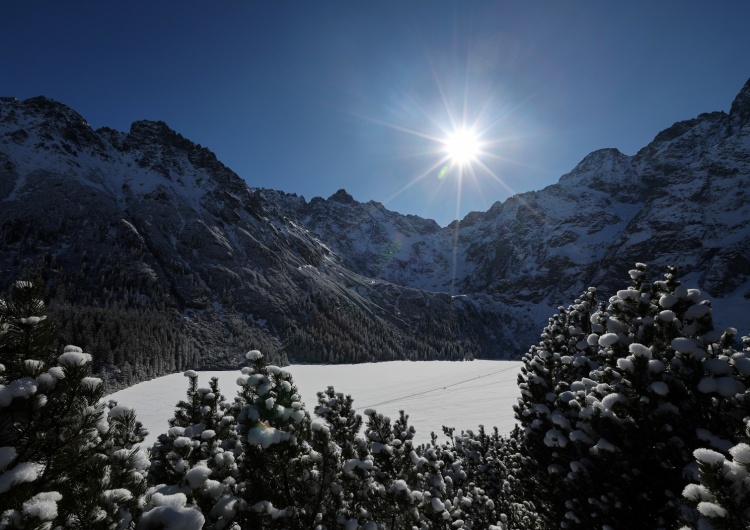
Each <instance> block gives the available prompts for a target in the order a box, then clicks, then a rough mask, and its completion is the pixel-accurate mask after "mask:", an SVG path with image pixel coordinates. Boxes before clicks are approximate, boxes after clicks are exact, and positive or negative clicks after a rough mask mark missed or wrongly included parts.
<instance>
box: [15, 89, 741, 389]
mask: <svg viewBox="0 0 750 530" xmlns="http://www.w3.org/2000/svg"><path fill="white" fill-rule="evenodd" d="M245 177H246V178H247V179H248V180H249V181H251V180H252V176H251V175H247V176H245ZM749 178H750V83H748V84H747V85H745V87H744V88H743V89H742V91H741V92H740V94H739V95H738V96H737V98H736V99H735V101H734V103H733V104H732V106H731V109H730V112H729V113H724V112H714V113H709V114H703V115H701V116H698V117H697V118H694V119H691V120H687V121H684V122H679V123H677V124H675V125H673V126H672V127H670V128H668V129H666V130H665V131H662V132H661V133H659V134H658V135H657V136H656V137H655V138H654V140H653V141H652V142H651V143H650V144H649V145H648V146H646V147H644V148H643V149H642V150H641V151H639V152H638V153H637V154H635V155H634V156H628V155H624V154H622V153H620V152H619V151H617V150H616V149H602V150H599V151H595V152H594V153H591V154H590V155H588V156H587V157H585V158H584V159H583V160H582V161H581V162H580V163H579V164H578V165H577V166H576V167H575V168H574V169H573V170H572V171H571V172H570V173H568V174H566V175H563V176H562V177H561V178H560V180H559V182H558V183H557V184H554V185H552V186H548V187H547V188H545V189H543V190H540V191H535V192H528V193H523V194H519V195H516V196H514V197H511V198H510V199H508V200H506V201H504V202H502V203H500V202H498V203H495V204H494V205H493V206H492V207H491V208H490V209H489V210H488V211H486V212H472V213H470V214H469V215H467V216H466V217H465V218H464V219H463V220H461V222H460V223H458V222H454V223H452V224H451V225H449V226H447V227H443V228H441V227H439V226H438V225H437V224H436V223H435V222H434V221H430V220H426V219H421V218H419V217H416V216H409V215H401V214H398V213H395V212H391V211H388V210H387V209H386V208H384V207H383V205H381V204H379V203H376V202H372V201H371V202H368V203H359V202H357V201H354V200H353V199H352V197H351V196H350V195H348V194H347V193H346V192H345V191H344V190H341V191H339V192H337V193H336V194H334V195H333V196H332V197H330V198H329V199H327V200H324V199H321V198H314V199H312V200H310V201H309V202H308V201H306V200H305V199H303V198H302V197H298V196H296V195H289V194H285V193H282V192H278V191H273V190H265V189H256V188H252V187H250V186H248V185H247V184H246V182H245V181H243V180H242V179H241V178H240V177H239V176H237V175H236V174H235V173H233V172H232V171H231V170H230V169H228V168H226V167H225V166H224V165H223V164H221V162H219V161H218V160H217V159H216V157H215V156H214V155H213V153H211V152H210V151H209V150H208V149H205V148H203V147H201V146H199V145H197V144H194V143H193V142H190V141H189V140H187V139H185V138H183V137H182V136H181V135H179V134H178V133H176V132H174V131H172V130H171V129H169V127H167V126H166V124H164V123H162V122H149V121H141V122H135V123H134V124H133V125H132V126H131V129H130V131H128V132H127V133H124V132H118V131H114V130H111V129H99V130H96V131H94V130H92V129H91V127H90V126H89V125H88V124H87V123H86V122H85V120H84V119H83V118H82V117H81V116H80V115H78V114H77V113H75V111H73V110H72V109H70V108H68V107H66V106H65V105H63V104H60V103H57V102H54V101H52V100H49V99H46V98H42V97H39V98H32V99H29V100H26V101H19V100H16V99H14V98H2V99H0V205H1V206H2V207H1V208H0V263H1V264H2V267H3V273H4V274H3V276H2V279H1V280H2V285H0V287H3V288H5V289H7V287H8V286H9V285H10V283H11V282H12V281H13V280H15V279H16V278H18V277H19V276H21V275H32V276H33V275H36V276H39V277H42V278H43V279H44V280H45V281H46V286H47V292H48V295H49V296H50V298H51V309H52V311H53V312H54V314H55V315H56V316H57V317H58V319H59V320H60V322H61V324H62V329H63V340H64V341H66V342H72V343H78V344H80V345H81V346H83V347H85V348H86V349H87V350H89V351H91V352H92V353H93V354H94V356H95V359H96V360H97V369H98V370H99V371H100V372H102V373H103V374H104V375H105V376H110V378H111V379H112V381H111V383H110V384H111V385H114V386H119V385H122V384H129V383H131V382H134V381H137V380H141V379H144V378H147V377H151V376H155V375H160V374H163V373H166V372H170V371H173V370H177V369H182V368H184V367H187V366H194V367H200V368H224V367H233V366H235V365H236V364H237V363H238V362H239V359H240V353H241V352H242V351H246V350H247V349H248V348H251V347H252V348H258V349H262V350H264V351H265V352H267V354H268V356H269V357H270V358H271V360H272V361H273V362H278V363H284V362H286V361H288V360H293V361H301V362H361V361H370V360H392V359H435V358H447V359H458V358H464V357H467V356H469V357H470V356H484V357H505V358H507V357H513V356H515V355H518V354H519V353H521V352H522V351H524V350H525V349H526V348H527V347H528V344H529V343H532V342H535V340H536V334H537V333H538V330H539V329H541V327H542V325H543V323H544V322H545V321H546V319H547V317H548V316H549V315H550V313H551V312H552V311H554V308H556V307H557V306H558V305H560V304H563V303H566V302H568V301H570V300H571V299H573V298H575V297H576V296H577V295H578V294H579V292H580V291H581V290H582V289H584V288H585V287H587V286H589V285H595V286H597V287H600V288H601V290H603V292H604V294H605V295H607V294H609V293H612V292H613V290H614V289H615V288H618V287H621V285H622V280H623V278H626V277H627V276H626V275H627V271H628V270H629V269H630V268H632V267H633V264H634V263H635V262H636V261H641V262H646V263H648V264H649V265H650V266H651V271H652V277H654V279H656V278H657V277H658V276H659V275H660V274H661V269H662V268H663V266H665V265H667V264H675V265H677V266H679V267H680V270H681V272H682V274H685V275H687V279H688V281H689V283H690V284H691V285H695V284H697V285H698V286H700V287H701V288H702V289H703V290H704V291H705V292H706V293H707V294H708V295H709V296H710V297H713V298H715V299H722V303H719V304H717V306H716V311H715V314H716V316H717V317H718V319H719V321H720V322H722V321H724V322H726V323H732V324H733V325H738V326H739V327H742V328H744V329H750V311H748V308H749V307H750V306H749V305H748V304H750V302H748V299H749V298H750V277H749V276H750V252H749V251H748V250H747V249H748V248H749V246H748V243H750V228H748V220H750V205H749V204H748V200H747V183H748V180H749ZM730 314H731V315H732V318H731V319H729V318H727V317H728V316H729V315H730Z"/></svg>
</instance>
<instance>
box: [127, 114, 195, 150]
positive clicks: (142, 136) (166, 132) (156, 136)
mask: <svg viewBox="0 0 750 530" xmlns="http://www.w3.org/2000/svg"><path fill="white" fill-rule="evenodd" d="M128 139H129V140H131V141H135V143H141V142H143V141H146V142H147V143H157V144H160V145H173V146H180V145H183V144H185V145H186V146H187V144H190V145H192V142H190V141H189V140H187V139H186V138H185V137H184V136H182V135H181V134H179V133H177V132H175V131H173V130H172V129H170V128H169V126H168V125H167V124H166V123H164V122H163V121H151V120H140V121H135V122H133V123H132V124H131V125H130V132H129V133H128Z"/></svg>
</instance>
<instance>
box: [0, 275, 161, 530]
mask: <svg viewBox="0 0 750 530" xmlns="http://www.w3.org/2000/svg"><path fill="white" fill-rule="evenodd" d="M40 294H41V289H40V288H39V287H37V286H34V285H33V284H32V283H31V282H25V281H23V282H17V283H16V284H15V285H14V288H13V293H12V299H11V300H7V301H3V302H2V303H0V352H1V354H2V374H0V384H2V386H0V447H1V449H0V506H2V513H0V526H3V527H5V528H50V527H53V526H54V527H60V528H81V529H83V528H87V529H88V528H91V529H114V528H127V527H128V526H129V525H130V524H131V523H133V522H134V521H135V520H137V519H138V517H139V516H140V513H141V500H142V497H143V493H144V491H145V488H146V481H145V471H146V468H147V462H148V459H147V458H146V456H145V454H144V453H143V452H141V451H140V450H139V449H138V448H137V447H135V444H137V443H139V442H140V441H142V440H143V436H144V434H145V431H144V430H143V428H142V426H141V425H140V423H139V422H137V420H136V419H135V416H134V414H133V413H132V411H130V410H129V409H127V408H124V407H117V406H114V405H113V406H112V407H108V406H105V404H103V403H102V396H103V388H102V382H101V380H100V379H98V378H95V377H91V356H90V355H88V354H85V353H83V352H82V351H81V349H80V348H77V347H75V346H68V347H66V348H65V351H64V352H63V354H62V355H60V356H59V357H56V356H55V354H54V346H53V345H54V343H55V342H56V337H55V330H54V326H53V325H51V324H49V321H48V320H47V319H46V313H45V305H44V303H43V301H42V300H41V298H40ZM37 326H39V327H38V328H37ZM37 330H38V333H37Z"/></svg>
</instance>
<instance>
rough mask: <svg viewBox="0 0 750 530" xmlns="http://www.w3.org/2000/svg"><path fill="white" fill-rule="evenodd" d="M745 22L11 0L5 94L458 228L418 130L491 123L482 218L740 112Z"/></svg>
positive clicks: (453, 201)
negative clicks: (158, 125)
mask: <svg viewBox="0 0 750 530" xmlns="http://www.w3.org/2000/svg"><path fill="white" fill-rule="evenodd" d="M748 21H750V2H747V1H745V0H742V1H732V0H727V1H722V2H704V1H701V2H695V1H670V0H660V1H658V2H654V1H652V0H649V1H629V2H619V1H618V2H615V1H607V0H601V1H593V0H592V1H583V0H580V1H578V0H573V1H559V0H550V1H544V0H530V1H515V0H512V1H511V0H493V1H490V2H481V1H471V0H463V1H456V2H451V1H447V0H409V1H406V2H404V1H387V0H377V1H375V0H372V1H364V0H362V1H340V2H333V1H312V0H309V1H304V2H302V1H282V0H279V1H257V2H250V1H248V2H241V1H232V0H226V1H225V0H222V1H219V2H195V1H189V0H188V1H186V0H181V1H169V0H159V1H128V2H109V1H104V2H103V1H101V0H97V1H95V2H93V1H78V2H61V1H59V0H55V1H46V2H41V1H34V0H29V1H24V2H21V1H12V2H4V3H3V8H2V17H1V18H0V49H2V50H3V52H2V54H0V95H6V96H16V97H18V98H27V97H32V96H36V95H45V96H48V97H51V98H54V99H57V100H59V101H61V102H63V103H66V104H67V105H69V106H71V107H72V108H74V109H75V110H77V111H78V112H79V113H81V114H82V115H83V117H84V118H86V119H87V120H88V122H89V123H90V124H91V125H92V126H93V127H95V128H96V127H101V126H109V127H112V128H115V129H118V130H122V131H127V130H128V129H129V127H130V123H131V122H133V121H135V120H140V119H151V120H163V121H165V122H167V124H169V126H170V127H172V128H173V129H175V130H176V131H178V132H179V133H181V134H182V135H184V136H185V137H187V138H189V139H191V140H193V141H195V142H198V143H200V144H202V145H204V146H206V147H209V148H210V149H211V150H213V151H214V152H215V153H216V155H217V156H218V157H219V159H220V160H221V161H223V162H224V163H225V164H226V165H227V166H229V167H230V168H232V169H233V170H234V171H236V172H237V173H238V174H239V175H240V176H242V177H243V178H244V179H245V180H246V181H247V182H248V184H250V185H251V186H258V187H267V188H274V189H280V190H284V191H287V192H293V193H297V194H299V195H304V196H305V197H306V198H307V199H308V200H309V199H311V198H312V197H314V196H322V197H328V196H330V195H331V194H332V193H334V192H335V191H336V190H337V189H339V188H345V189H347V190H348V191H349V192H350V193H351V194H352V195H353V196H354V198H355V199H357V200H359V201H368V200H376V201H380V202H383V203H384V204H385V205H386V206H387V207H388V208H390V209H392V210H396V211H399V212H402V213H413V214H417V215H420V216H423V217H428V218H432V219H435V220H437V221H438V222H439V223H440V224H442V225H445V224H447V223H448V222H450V221H451V220H452V219H453V218H454V217H455V216H456V212H457V199H458V194H457V188H458V186H457V185H458V175H457V171H454V170H452V171H448V172H447V173H445V174H443V175H442V178H439V177H440V170H441V168H442V166H440V165H437V166H436V164H437V163H438V162H439V160H440V159H441V157H442V156H443V155H442V153H441V152H440V144H438V143H436V142H435V141H434V140H430V139H428V138H425V137H424V136H422V135H426V136H428V137H433V138H440V137H441V136H442V135H443V134H444V133H443V132H441V131H442V130H448V129H450V127H451V116H452V117H453V119H454V120H461V119H462V116H466V117H467V119H468V120H469V121H470V122H473V121H474V120H476V119H477V117H479V116H481V127H482V128H484V129H485V134H484V136H483V139H484V140H485V141H487V142H491V143H488V144H486V145H485V146H484V151H485V152H486V155H485V156H484V157H482V158H481V160H482V161H483V163H484V164H486V167H487V169H488V170H489V172H487V171H485V170H482V168H480V167H479V166H475V170H476V175H475V177H476V178H474V177H473V176H472V175H471V174H470V173H468V172H465V174H464V176H463V179H462V192H461V204H460V209H459V210H458V212H459V215H460V216H461V217H463V215H465V214H466V213H467V212H469V211H471V210H484V209H487V208H488V207H489V206H490V205H491V204H492V203H493V202H495V201H496V200H503V199H505V198H506V197H507V196H509V195H510V194H511V193H512V192H517V193H518V192H523V191H529V190H534V189H541V188H543V187H544V186H547V185H549V184H552V183H554V182H556V181H557V180H558V178H559V177H560V176H561V175H562V174H564V173H566V172H568V171H570V170H571V169H572V168H573V167H574V166H575V164H576V163H577V162H579V161H580V160H581V158H583V157H584V156H585V155H586V154H588V153H589V152H591V151H593V150H595V149H599V148H603V147H616V148H618V149H620V150H621V151H623V152H624V153H626V154H635V152H636V151H637V150H638V149H639V148H641V147H643V146H645V145H646V144H647V143H648V142H649V141H650V140H652V139H653V137H654V136H655V135H656V134H657V133H658V132H659V131H660V130H662V129H664V128H666V127H668V126H670V125H671V124H673V123H674V122H676V121H679V120H683V119H688V118H692V117H694V116H696V115H698V114H699V113H702V112H708V111H713V110H728V109H729V106H730V104H731V102H732V99H733V98H734V96H735V95H736V94H737V92H738V91H739V90H740V88H741V87H742V86H743V84H744V83H745V81H746V80H747V79H748V78H749V77H750V31H748ZM415 133H417V134H415ZM433 166H434V168H433V169H432V170H431V171H426V170H428V169H429V168H431V167H433ZM420 177H421V178H420ZM500 181H502V182H500ZM410 184H411V186H409V185H410ZM406 186H409V187H407V189H405V190H403V191H401V190H402V189H403V188H404V187H406ZM510 190H512V192H511V191H510ZM399 192H400V193H399Z"/></svg>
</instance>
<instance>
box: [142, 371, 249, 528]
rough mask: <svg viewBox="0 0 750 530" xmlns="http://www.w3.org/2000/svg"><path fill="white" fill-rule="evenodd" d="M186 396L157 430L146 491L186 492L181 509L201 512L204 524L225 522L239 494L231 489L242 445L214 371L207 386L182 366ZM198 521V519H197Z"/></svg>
mask: <svg viewBox="0 0 750 530" xmlns="http://www.w3.org/2000/svg"><path fill="white" fill-rule="evenodd" d="M185 376H186V377H187V378H188V380H189V383H188V391H187V399H186V400H181V401H180V402H179V403H178V404H177V406H176V407H175V415H174V417H172V418H170V420H169V427H170V428H169V430H168V431H167V432H166V433H163V434H161V435H160V436H159V438H158V440H157V442H156V443H155V444H154V446H153V447H152V449H151V468H150V471H149V476H148V479H149V483H150V484H151V486H152V489H151V490H150V491H149V494H150V495H151V496H152V497H153V495H154V494H156V493H160V494H162V495H174V494H175V493H178V494H182V495H184V496H185V502H184V504H183V506H182V513H183V515H184V516H185V517H193V519H191V521H193V522H195V521H198V518H196V517H195V515H193V514H191V513H190V510H191V509H193V510H197V511H200V512H201V513H202V514H203V517H204V519H205V521H204V522H205V523H206V524H210V525H212V527H213V528H226V527H228V525H229V524H230V523H231V521H233V520H234V518H235V516H236V511H237V510H236V505H237V503H238V502H239V499H238V498H237V497H235V496H234V494H233V486H234V484H235V480H236V477H237V475H238V471H237V463H236V460H237V455H238V454H239V453H240V451H241V446H240V444H239V439H238V437H237V425H236V420H235V418H234V417H233V416H232V415H231V414H229V412H230V409H231V407H232V404H231V403H229V402H227V401H226V400H225V399H224V396H223V395H222V394H221V392H220V390H219V383H218V379H217V378H216V377H213V378H211V381H210V383H209V388H199V387H198V374H197V372H195V371H193V370H188V371H186V372H185ZM196 524H197V523H196Z"/></svg>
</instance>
